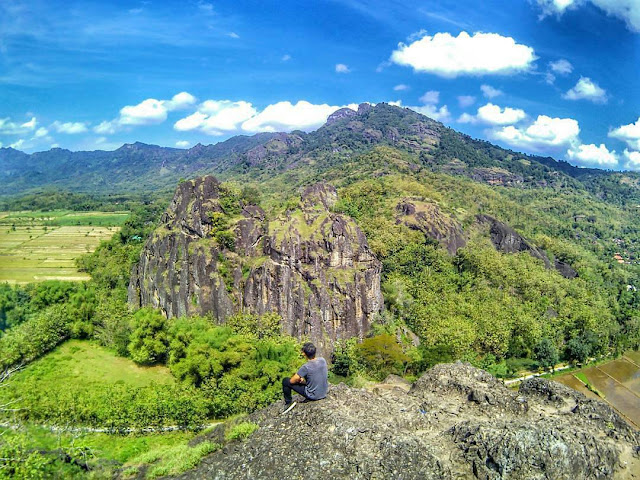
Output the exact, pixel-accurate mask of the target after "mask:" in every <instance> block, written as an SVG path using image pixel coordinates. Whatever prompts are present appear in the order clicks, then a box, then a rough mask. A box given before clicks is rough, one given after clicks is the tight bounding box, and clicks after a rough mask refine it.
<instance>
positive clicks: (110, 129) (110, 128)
mask: <svg viewBox="0 0 640 480" xmlns="http://www.w3.org/2000/svg"><path fill="white" fill-rule="evenodd" d="M93 131H94V132H96V133H98V134H100V135H113V134H114V133H116V132H117V131H118V122H117V121H112V122H107V121H104V122H100V124H99V125H96V126H95V127H93Z"/></svg>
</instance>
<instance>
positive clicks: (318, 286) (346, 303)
mask: <svg viewBox="0 0 640 480" xmlns="http://www.w3.org/2000/svg"><path fill="white" fill-rule="evenodd" d="M219 197H220V184H219V182H218V181H217V180H216V179H215V178H213V177H203V178H199V179H196V180H192V181H188V182H184V183H182V184H180V185H179V186H178V189H177V191H176V194H175V196H174V199H173V201H172V203H171V205H170V206H169V208H168V210H167V212H166V213H165V214H164V215H163V217H162V220H161V225H160V226H159V227H158V229H157V230H156V231H155V232H154V233H153V234H152V236H151V237H150V238H149V240H148V241H147V243H146V244H145V247H144V249H143V251H142V253H141V256H140V261H139V263H138V265H136V266H135V267H134V269H133V272H132V278H131V282H130V286H129V300H130V302H131V303H132V304H133V305H135V306H147V305H148V306H153V307H157V308H160V309H161V310H162V311H163V312H165V314H166V315H167V316H179V315H194V314H200V315H201V314H206V313H212V314H213V315H214V317H215V318H216V319H218V321H220V322H222V321H224V319H225V318H226V317H227V316H228V315H230V314H232V313H235V312H238V311H241V310H242V311H244V312H251V313H257V314H262V313H265V312H276V313H278V314H280V315H281V316H282V320H283V331H284V332H286V333H288V334H291V335H294V336H297V337H303V336H308V337H310V338H311V339H312V341H314V342H315V343H316V345H317V346H318V347H319V348H320V350H321V351H323V352H328V351H329V350H330V349H331V346H332V345H333V342H334V341H335V340H336V339H339V338H349V337H353V336H357V337H360V338H362V336H363V335H364V334H365V333H366V332H367V331H368V329H369V325H370V322H371V320H372V318H373V316H374V315H375V314H376V313H377V312H378V311H379V310H380V309H381V308H382V294H381V293H380V271H381V265H380V262H379V261H378V260H377V259H376V258H375V257H374V256H373V254H372V253H371V251H370V250H369V247H368V245H367V239H366V237H365V235H364V234H363V233H362V231H361V230H360V229H359V228H358V227H357V225H356V224H355V222H354V221H353V220H352V219H350V218H349V217H346V216H344V215H339V214H335V213H332V212H331V211H330V208H331V206H333V205H334V204H335V202H336V201H337V198H338V197H337V193H336V190H335V189H334V188H333V187H332V186H330V185H327V184H317V185H313V186H310V187H308V188H307V189H306V190H305V191H304V193H303V194H302V199H301V203H300V208H299V209H297V210H293V211H288V212H287V213H286V215H283V216H281V217H279V218H276V219H274V220H272V221H268V220H267V219H266V218H265V215H264V212H263V211H262V210H261V209H260V207H258V206H255V205H244V206H243V208H242V211H241V213H240V214H239V215H235V216H233V217H232V218H231V219H230V220H229V222H230V226H229V229H228V231H227V232H226V233H228V235H230V236H231V238H232V245H221V244H220V242H219V241H217V240H216V238H214V237H215V232H216V225H215V224H214V220H213V218H215V217H216V215H218V216H219V215H223V214H224V209H223V208H222V207H221V204H220V198H219Z"/></svg>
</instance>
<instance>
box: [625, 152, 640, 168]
mask: <svg viewBox="0 0 640 480" xmlns="http://www.w3.org/2000/svg"><path fill="white" fill-rule="evenodd" d="M624 158H625V159H626V160H627V161H626V163H625V164H624V168H626V169H627V170H640V152H633V151H631V152H630V151H629V150H627V149H625V151H624Z"/></svg>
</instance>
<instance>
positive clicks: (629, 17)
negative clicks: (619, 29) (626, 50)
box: [537, 0, 640, 32]
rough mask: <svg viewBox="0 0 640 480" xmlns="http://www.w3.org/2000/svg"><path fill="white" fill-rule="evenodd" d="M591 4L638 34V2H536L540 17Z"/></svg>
mask: <svg viewBox="0 0 640 480" xmlns="http://www.w3.org/2000/svg"><path fill="white" fill-rule="evenodd" d="M589 1H590V2H591V3H592V4H593V5H595V6H596V7H599V8H600V9H602V10H604V12H605V13H606V14H607V15H610V16H612V17H616V18H619V19H620V20H623V21H624V22H625V23H626V24H627V28H629V30H631V31H634V32H640V2H638V0H537V2H538V5H539V6H540V7H541V9H542V17H545V16H547V15H552V14H557V15H558V16H560V15H562V14H563V13H564V12H565V11H566V10H567V9H570V8H577V7H579V6H582V5H585V4H586V3H588V2H589Z"/></svg>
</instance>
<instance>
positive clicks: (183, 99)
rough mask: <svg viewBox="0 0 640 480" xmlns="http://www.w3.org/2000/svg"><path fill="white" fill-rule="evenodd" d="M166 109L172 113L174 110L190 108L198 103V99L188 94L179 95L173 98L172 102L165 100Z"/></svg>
mask: <svg viewBox="0 0 640 480" xmlns="http://www.w3.org/2000/svg"><path fill="white" fill-rule="evenodd" d="M163 103H164V107H165V108H166V109H167V110H168V111H169V112H172V111H174V110H182V109H185V108H189V107H190V106H192V105H195V103H196V97H194V96H193V95H191V94H190V93H188V92H180V93H177V94H175V95H174V96H173V98H171V100H163Z"/></svg>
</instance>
